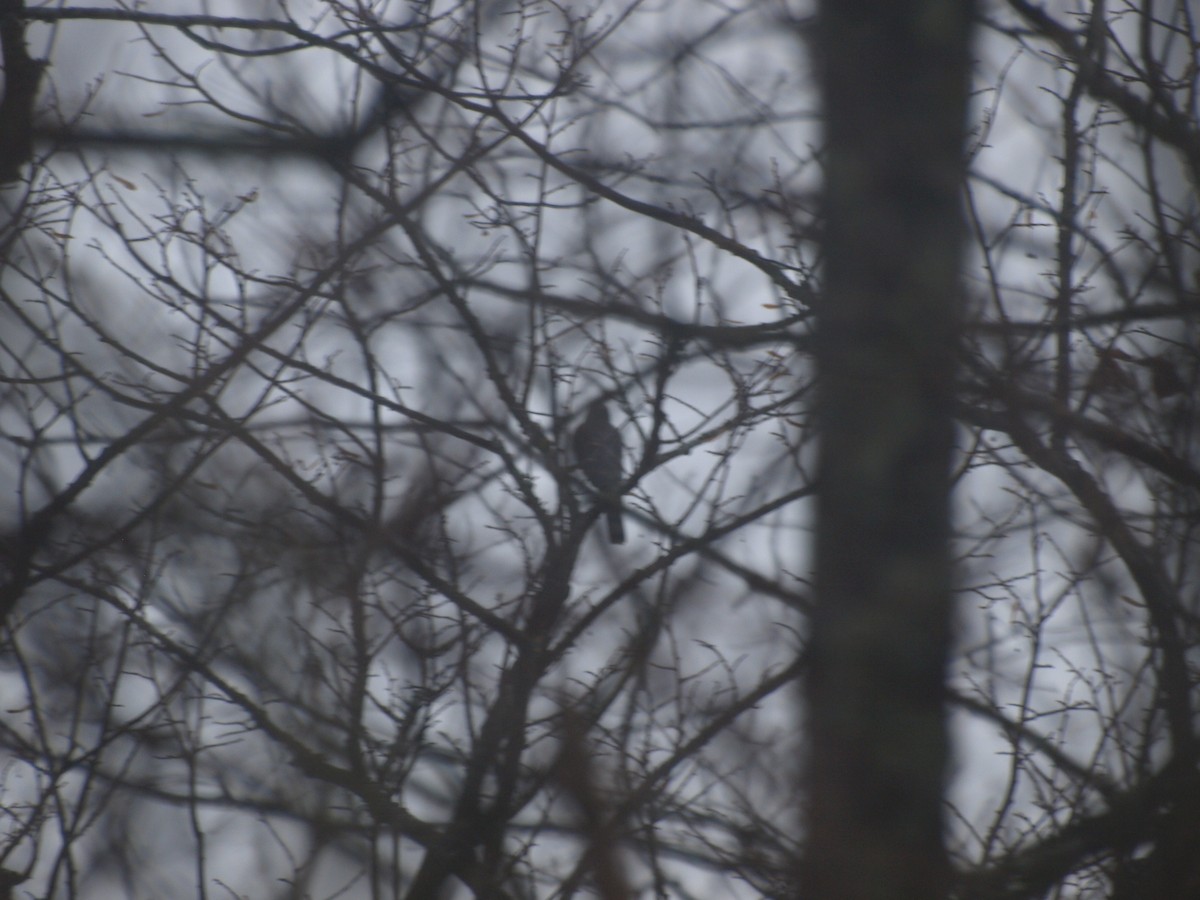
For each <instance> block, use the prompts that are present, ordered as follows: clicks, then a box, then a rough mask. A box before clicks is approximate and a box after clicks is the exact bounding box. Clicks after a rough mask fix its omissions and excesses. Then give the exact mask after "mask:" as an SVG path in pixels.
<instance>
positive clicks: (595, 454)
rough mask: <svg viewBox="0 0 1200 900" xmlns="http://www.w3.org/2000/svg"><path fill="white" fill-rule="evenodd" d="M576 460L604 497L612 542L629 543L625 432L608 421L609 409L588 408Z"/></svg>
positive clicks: (598, 404)
mask: <svg viewBox="0 0 1200 900" xmlns="http://www.w3.org/2000/svg"><path fill="white" fill-rule="evenodd" d="M574 449H575V460H576V462H578V464H579V468H580V469H582V470H583V474H584V475H586V476H587V479H588V481H590V482H591V483H592V485H593V486H594V487H595V488H596V490H597V491H598V492H599V493H600V506H601V509H603V510H604V514H605V517H606V518H607V519H608V539H609V541H611V542H612V543H614V544H623V543H625V524H624V522H622V521H621V499H620V490H621V482H622V480H623V478H624V476H623V475H622V473H621V454H622V452H623V450H624V448H623V447H622V446H621V432H619V431H617V429H616V428H615V427H614V426H613V424H612V422H610V421H609V419H608V407H607V406H606V405H605V404H604V401H603V400H596V401H594V402H593V403H592V405H591V406H589V407H588V412H587V416H586V418H584V420H583V424H582V425H580V426H579V427H578V428H577V429H576V430H575V440H574Z"/></svg>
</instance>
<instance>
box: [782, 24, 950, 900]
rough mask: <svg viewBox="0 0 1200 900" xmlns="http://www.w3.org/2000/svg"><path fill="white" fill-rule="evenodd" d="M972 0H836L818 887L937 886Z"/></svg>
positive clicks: (823, 363) (922, 893)
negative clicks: (968, 0)
mask: <svg viewBox="0 0 1200 900" xmlns="http://www.w3.org/2000/svg"><path fill="white" fill-rule="evenodd" d="M969 20H970V4H964V3H951V2H915V0H906V2H894V0H887V2H881V0H875V2H861V0H860V2H849V3H848V2H838V3H825V4H824V5H823V6H822V9H821V14H820V23H819V26H818V30H817V39H818V41H819V45H818V48H817V50H818V53H819V54H820V55H821V57H822V80H823V92H824V93H823V96H824V105H825V115H826V123H827V126H826V127H827V132H826V135H827V141H826V148H827V157H826V158H827V161H828V162H827V166H828V168H827V177H826V188H825V204H826V212H827V215H828V233H827V242H826V282H825V283H826V287H827V294H826V298H825V299H824V300H823V302H822V304H821V307H820V310H819V344H818V349H817V359H818V364H819V372H820V375H819V390H820V401H819V402H820V407H819V409H820V414H821V428H822V437H821V468H820V475H819V478H818V484H819V502H818V525H817V545H816V546H817V558H816V568H817V576H816V578H817V606H816V609H815V611H814V616H813V624H812V635H811V641H812V643H811V653H812V655H811V660H812V665H811V667H810V669H809V676H808V679H807V682H806V686H807V699H808V709H809V726H808V727H809V730H810V759H809V763H808V785H807V786H808V801H809V808H808V813H809V818H808V829H807V848H806V858H805V861H804V865H803V866H802V879H801V881H802V886H803V892H802V895H803V896H804V897H805V898H822V897H837V898H839V900H852V898H870V897H880V898H882V897H926V898H932V897H939V896H945V895H946V892H947V889H948V887H947V886H948V871H949V870H948V865H947V862H946V857H945V852H944V849H943V845H942V828H943V816H942V788H943V780H944V775H945V768H946V760H947V753H948V751H947V739H946V732H945V722H944V713H943V694H944V691H943V681H944V670H945V662H946V655H947V649H948V643H949V635H950V613H951V609H950V597H951V574H950V563H949V558H950V551H949V546H948V543H949V537H950V528H949V517H948V499H947V498H948V492H949V468H950V452H951V444H952V434H953V429H952V424H951V400H952V398H951V391H950V388H951V379H952V375H953V366H952V359H953V354H954V349H953V348H954V343H955V334H956V323H957V319H958V309H959V305H960V303H959V287H958V274H959V262H960V245H961V242H962V237H963V229H962V225H961V219H960V210H959V205H960V201H959V189H960V184H961V177H962V169H963V140H964V117H965V110H966V100H967V81H968V53H967V44H968V31H969V29H968V25H969Z"/></svg>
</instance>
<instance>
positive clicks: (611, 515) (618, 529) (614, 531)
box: [607, 506, 625, 544]
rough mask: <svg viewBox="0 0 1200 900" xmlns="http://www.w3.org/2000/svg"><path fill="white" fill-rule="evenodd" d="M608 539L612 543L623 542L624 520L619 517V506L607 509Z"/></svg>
mask: <svg viewBox="0 0 1200 900" xmlns="http://www.w3.org/2000/svg"><path fill="white" fill-rule="evenodd" d="M607 516H608V539H609V541H610V542H612V543H614V544H623V543H625V522H624V521H622V519H621V507H619V506H616V507H613V508H612V509H610V510H608V512H607Z"/></svg>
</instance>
